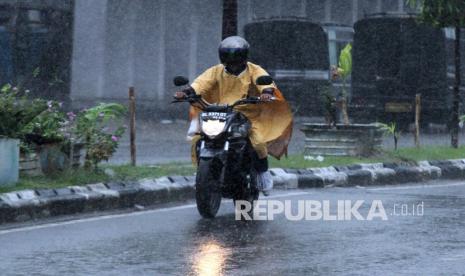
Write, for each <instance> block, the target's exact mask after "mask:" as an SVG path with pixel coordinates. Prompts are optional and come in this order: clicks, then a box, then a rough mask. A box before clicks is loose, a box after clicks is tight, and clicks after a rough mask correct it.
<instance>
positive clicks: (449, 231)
mask: <svg viewBox="0 0 465 276" xmlns="http://www.w3.org/2000/svg"><path fill="white" fill-rule="evenodd" d="M459 184H460V183H459ZM280 193H281V194H282V198H280V200H292V202H293V203H294V205H293V210H294V211H295V208H296V206H297V204H296V201H297V200H302V199H303V200H309V199H311V200H330V201H331V202H332V203H334V202H336V201H337V200H340V199H346V200H357V199H363V200H365V201H367V202H369V201H372V200H374V199H377V200H378V199H379V200H382V201H383V204H384V206H385V208H386V211H387V212H388V216H389V220H388V221H380V220H377V221H371V222H370V221H356V220H351V221H319V220H317V221H288V220H286V219H285V217H284V215H279V216H277V217H276V219H275V220H273V221H236V220H235V215H234V212H233V205H232V202H224V203H223V205H222V207H221V209H220V213H219V215H218V217H217V218H216V219H214V220H207V219H202V218H200V216H199V215H198V213H197V210H196V209H195V206H187V207H185V208H180V209H166V210H154V211H149V212H141V213H135V214H132V215H129V216H120V217H114V218H107V219H104V220H93V221H87V222H80V223H75V224H69V225H57V226H54V227H47V228H42V229H30V230H27V231H19V232H11V233H2V232H1V231H0V244H2V247H1V249H0V267H1V269H2V270H1V273H0V274H1V275H31V274H35V275H329V274H330V275H334V274H336V275H338V274H340V275H347V274H353V275H374V274H380V275H386V274H390V275H394V274H395V275H412V274H413V275H440V274H444V275H461V274H463V272H464V271H465V232H464V231H463V229H465V213H464V212H463V210H464V209H465V184H461V186H447V187H436V188H421V187H413V188H407V189H392V188H391V187H388V188H386V189H357V188H342V189H341V188H332V189H321V190H307V191H305V192H304V193H301V194H300V195H294V196H290V195H286V193H287V192H275V194H278V195H279V194H280ZM419 202H424V203H425V214H424V216H422V217H396V216H392V215H391V214H390V212H391V211H392V208H391V207H392V206H393V204H395V203H405V204H409V205H412V204H417V203H419ZM368 209H369V206H367V205H364V206H363V207H362V208H360V212H361V213H362V214H366V213H367V212H368Z"/></svg>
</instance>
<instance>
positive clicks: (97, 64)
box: [71, 0, 107, 100]
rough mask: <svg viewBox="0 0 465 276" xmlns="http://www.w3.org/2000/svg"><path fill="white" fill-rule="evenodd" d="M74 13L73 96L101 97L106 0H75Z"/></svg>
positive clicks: (82, 97)
mask: <svg viewBox="0 0 465 276" xmlns="http://www.w3.org/2000/svg"><path fill="white" fill-rule="evenodd" d="M74 14H75V16H74V28H73V29H74V35H73V36H74V38H73V41H74V45H73V57H72V59H73V60H72V69H71V70H72V81H71V99H73V100H79V99H94V98H95V97H102V96H103V94H104V92H103V89H104V77H103V76H104V69H105V66H104V56H105V35H106V34H105V28H106V17H107V0H99V1H94V0H79V1H75V8H74Z"/></svg>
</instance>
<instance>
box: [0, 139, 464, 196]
mask: <svg viewBox="0 0 465 276" xmlns="http://www.w3.org/2000/svg"><path fill="white" fill-rule="evenodd" d="M460 158H465V146H462V147H460V148H458V149H454V148H451V147H448V146H442V147H439V146H436V147H422V148H420V149H418V148H399V149H398V150H385V151H382V152H380V153H378V155H376V156H373V157H346V156H341V157H337V156H327V157H324V158H317V157H316V156H312V157H310V158H309V157H305V156H304V155H303V154H296V155H290V156H288V158H285V157H283V158H282V159H281V160H280V161H278V160H275V159H273V158H270V167H280V168H293V169H302V168H316V167H328V166H337V165H351V164H357V163H378V162H393V163H404V164H414V163H415V162H416V161H421V160H445V159H460ZM317 159H319V160H321V161H319V160H317ZM194 173H195V168H194V167H193V166H192V164H191V163H168V164H160V165H152V166H136V167H133V166H130V165H104V166H101V168H99V170H96V171H88V170H85V169H83V168H80V169H76V170H68V171H65V172H62V173H59V174H55V175H49V176H37V177H31V176H21V177H20V181H19V182H18V183H17V184H16V186H12V187H0V193H4V192H9V191H16V190H24V189H38V188H60V187H66V186H74V185H85V184H90V183H99V182H104V183H105V182H110V181H131V180H137V179H142V178H157V177H161V176H166V175H193V174H194Z"/></svg>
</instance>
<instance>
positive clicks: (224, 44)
mask: <svg viewBox="0 0 465 276" xmlns="http://www.w3.org/2000/svg"><path fill="white" fill-rule="evenodd" d="M218 52H219V56H220V61H221V63H223V64H224V65H228V64H240V63H244V64H245V63H246V62H247V56H248V54H249V43H248V42H247V41H246V40H245V39H243V38H242V37H240V36H230V37H227V38H225V39H224V40H223V41H221V43H220V47H219V48H218Z"/></svg>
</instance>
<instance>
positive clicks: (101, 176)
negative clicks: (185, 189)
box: [0, 163, 195, 193]
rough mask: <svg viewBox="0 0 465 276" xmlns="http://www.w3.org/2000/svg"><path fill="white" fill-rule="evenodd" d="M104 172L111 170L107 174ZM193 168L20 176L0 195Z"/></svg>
mask: <svg viewBox="0 0 465 276" xmlns="http://www.w3.org/2000/svg"><path fill="white" fill-rule="evenodd" d="M104 170H107V171H108V170H111V171H112V172H113V173H110V174H107V173H105V172H104ZM194 171H195V169H194V167H193V166H192V165H191V164H189V163H187V164H181V163H170V164H163V165H157V166H136V167H132V166H130V165H119V166H116V165H106V166H102V167H101V170H99V171H98V172H92V171H90V172H89V171H86V170H84V169H82V168H80V169H77V170H69V171H66V172H62V173H59V174H56V175H50V176H35V177H31V176H25V175H21V176H20V181H19V182H18V183H17V184H16V185H15V186H11V187H0V193H6V192H10V191H17V190H25V189H43V188H62V187H67V186H80V185H85V184H91V183H99V182H110V181H130V180H136V179H142V178H149V177H150V178H157V177H161V176H165V175H192V174H193V173H194Z"/></svg>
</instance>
